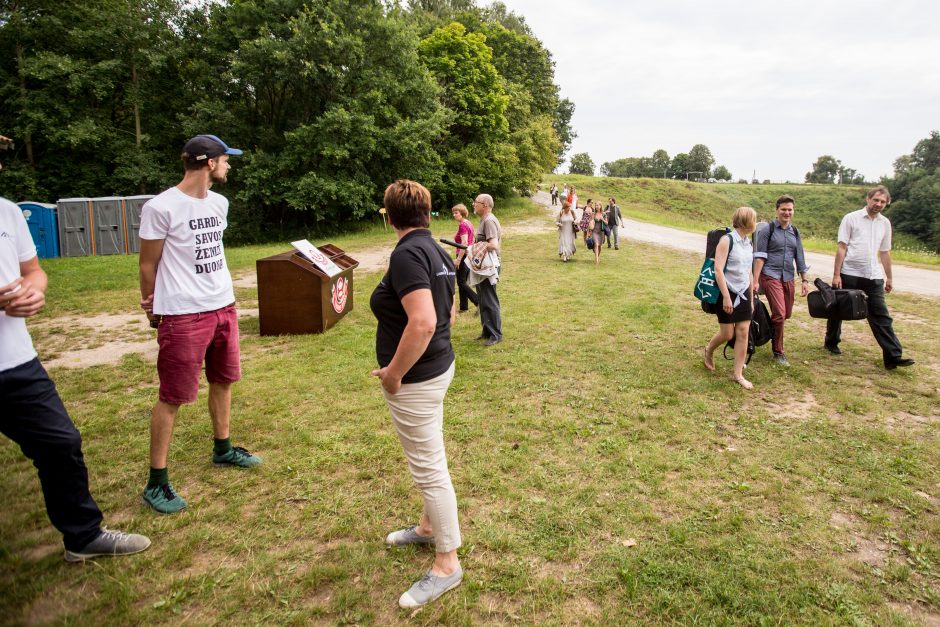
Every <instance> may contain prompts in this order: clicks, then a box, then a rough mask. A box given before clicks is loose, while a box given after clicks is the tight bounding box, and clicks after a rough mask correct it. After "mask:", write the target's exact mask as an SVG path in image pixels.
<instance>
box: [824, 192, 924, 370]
mask: <svg viewBox="0 0 940 627" xmlns="http://www.w3.org/2000/svg"><path fill="white" fill-rule="evenodd" d="M890 202H891V193H890V192H888V189H887V188H886V187H885V186H883V185H878V186H877V187H875V188H873V189H872V190H870V191H869V192H868V199H867V202H866V206H865V207H862V208H861V209H859V210H858V211H853V212H852V213H849V214H846V216H845V217H844V218H842V224H840V225H839V250H838V251H836V262H835V267H834V269H833V272H832V287H834V288H836V289H840V288H845V289H858V290H862V291H864V292H865V294H866V295H867V296H868V326H869V327H871V332H872V334H873V335H874V336H875V340H876V341H877V342H878V345H879V346H881V352H882V355H883V358H884V365H885V368H887V369H888V370H894V369H895V368H897V367H899V366H902V367H903V366H913V365H914V360H913V359H907V358H905V357H904V356H903V355H902V353H901V350H902V349H901V342H900V340H898V337H897V336H896V335H895V334H894V328H893V326H892V320H891V315H890V313H888V305H887V304H885V294H886V293H891V289H892V287H893V286H892V284H891V222H890V221H889V220H888V218H886V217H884V216H883V215H881V212H882V211H884V209H885V207H887V206H888V204H889V203H890ZM879 261H880V262H881V263H879ZM841 337H842V321H841V320H829V321H828V322H827V324H826V340H825V347H826V350H828V351H829V352H830V353H832V354H834V355H839V354H841V353H842V350H841V349H840V348H839V341H840V340H841Z"/></svg>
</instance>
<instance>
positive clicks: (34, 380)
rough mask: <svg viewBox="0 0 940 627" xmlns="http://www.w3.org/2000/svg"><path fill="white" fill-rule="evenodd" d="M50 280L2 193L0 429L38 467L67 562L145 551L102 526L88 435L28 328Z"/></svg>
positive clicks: (138, 540)
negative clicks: (86, 451)
mask: <svg viewBox="0 0 940 627" xmlns="http://www.w3.org/2000/svg"><path fill="white" fill-rule="evenodd" d="M47 283H48V279H47V278H46V273H45V272H43V270H42V268H40V267H39V259H38V258H37V257H36V247H35V245H34V244H33V238H32V236H30V234H29V228H28V227H27V226H26V219H25V218H24V217H23V213H22V211H20V208H19V207H17V206H16V205H14V204H13V203H12V202H10V201H9V200H7V199H5V198H0V408H2V409H0V412H2V418H0V432H2V433H3V434H4V435H6V436H7V437H9V438H10V439H11V440H13V441H14V442H16V443H17V444H19V446H20V448H21V449H22V450H23V453H24V454H25V455H26V457H28V458H29V459H31V460H32V461H33V464H34V465H35V466H36V469H37V470H38V471H39V483H40V484H41V485H42V494H43V497H44V498H45V501H46V512H47V513H48V514H49V520H50V521H52V524H53V526H55V528H56V529H58V530H59V531H60V532H61V533H62V540H63V542H64V544H65V559H66V560H67V561H69V562H78V561H82V560H85V559H88V558H90V557H96V556H99V555H129V554H131V553H139V552H140V551H143V550H145V549H146V548H147V547H149V546H150V540H149V539H148V538H146V537H145V536H141V535H138V534H134V533H121V532H120V531H113V530H107V529H102V527H101V518H102V517H101V510H100V509H98V505H97V504H96V503H95V500H94V499H93V498H92V496H91V492H90V491H89V488H88V470H87V468H86V467H85V458H84V456H83V455H82V436H81V434H79V432H78V429H76V428H75V424H74V423H73V422H72V419H71V418H69V415H68V412H67V411H66V410H65V406H64V405H63V404H62V399H61V398H59V393H58V392H57V391H56V389H55V384H54V383H53V382H52V380H51V379H50V378H49V375H47V374H46V370H45V369H44V368H43V367H42V364H41V363H40V362H39V358H38V357H37V355H36V351H35V349H34V348H33V341H32V338H30V336H29V332H28V331H27V330H26V318H29V317H30V316H34V315H36V314H37V313H39V311H40V310H42V308H43V306H44V305H45V304H46V296H45V292H46V285H47Z"/></svg>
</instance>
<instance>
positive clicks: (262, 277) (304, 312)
mask: <svg viewBox="0 0 940 627" xmlns="http://www.w3.org/2000/svg"><path fill="white" fill-rule="evenodd" d="M319 249H320V251H321V252H322V253H323V254H324V255H326V256H327V257H329V259H330V261H332V262H333V263H335V264H336V265H337V266H339V267H340V268H342V272H340V273H339V274H338V275H336V276H333V277H330V276H328V275H326V274H324V273H323V272H321V271H320V269H319V268H317V267H316V266H315V265H313V263H311V262H310V261H309V260H308V259H307V258H306V257H304V256H303V255H301V254H300V253H299V252H297V251H296V250H289V251H287V252H285V253H281V254H279V255H274V256H272V257H266V258H264V259H259V260H258V261H257V262H255V265H256V268H257V272H258V316H259V321H260V324H261V335H289V334H301V333H323V332H324V331H326V330H327V329H329V328H330V327H332V326H333V325H335V324H336V323H337V322H339V320H340V319H341V318H342V317H343V316H345V315H346V313H347V312H349V311H352V308H353V270H354V269H355V268H356V267H358V266H359V262H358V261H356V260H355V259H353V258H352V257H350V256H349V255H347V254H346V253H345V252H343V250H341V249H340V248H337V247H336V246H333V245H332V244H325V245H323V246H320V247H319Z"/></svg>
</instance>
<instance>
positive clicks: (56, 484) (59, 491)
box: [0, 358, 101, 551]
mask: <svg viewBox="0 0 940 627" xmlns="http://www.w3.org/2000/svg"><path fill="white" fill-rule="evenodd" d="M0 432H2V433H3V434H4V435H5V436H7V437H8V438H10V439H11V440H13V441H14V442H16V443H17V444H19V446H20V448H21V449H22V450H23V454H24V455H26V457H27V458H29V459H31V460H33V465H34V466H36V469H37V470H38V471H39V482H40V484H42V495H43V497H45V499H46V512H47V513H48V514H49V520H51V521H52V524H53V525H54V526H55V528H56V529H58V530H59V531H61V532H62V537H63V539H64V541H65V548H66V549H68V550H70V551H78V550H80V549H83V548H85V546H86V545H87V544H88V543H89V542H91V541H92V540H94V539H95V538H96V537H98V534H99V533H101V510H100V509H98V505H97V504H96V503H95V500H94V499H93V498H92V497H91V493H90V492H89V491H88V469H87V468H85V458H84V457H83V456H82V436H81V435H80V434H79V433H78V429H76V428H75V425H74V424H73V423H72V420H71V418H69V415H68V413H67V412H66V411H65V406H64V405H63V404H62V399H60V398H59V393H58V392H56V389H55V384H54V383H53V382H52V380H51V379H49V375H47V374H46V370H45V368H43V367H42V364H40V363H39V359H38V358H37V359H33V360H32V361H30V362H27V363H25V364H23V365H21V366H16V367H15V368H10V369H9V370H4V371H3V372H0Z"/></svg>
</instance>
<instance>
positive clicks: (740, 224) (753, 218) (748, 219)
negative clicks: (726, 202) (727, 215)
mask: <svg viewBox="0 0 940 627" xmlns="http://www.w3.org/2000/svg"><path fill="white" fill-rule="evenodd" d="M731 226H733V227H734V228H736V229H743V230H745V231H748V232H752V231H753V230H754V229H755V228H756V227H757V212H756V211H754V210H753V209H751V208H750V207H738V208H737V209H735V210H734V215H732V216H731Z"/></svg>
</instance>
